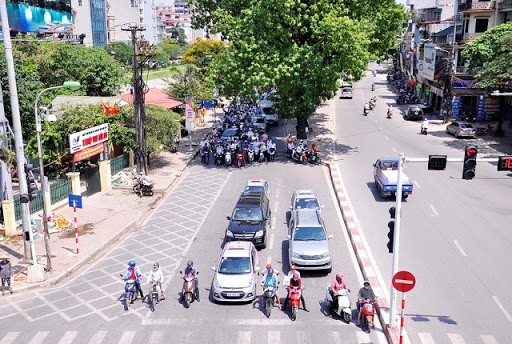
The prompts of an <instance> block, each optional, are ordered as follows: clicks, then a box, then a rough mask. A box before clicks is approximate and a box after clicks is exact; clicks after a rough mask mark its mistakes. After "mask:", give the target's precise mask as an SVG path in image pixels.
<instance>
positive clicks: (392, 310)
mask: <svg viewBox="0 0 512 344" xmlns="http://www.w3.org/2000/svg"><path fill="white" fill-rule="evenodd" d="M404 162H405V156H404V153H400V157H399V158H398V176H397V179H398V180H397V183H396V205H395V227H394V231H393V267H392V268H391V276H394V275H395V274H396V273H397V272H398V247H399V240H400V222H401V220H400V218H401V216H400V215H401V211H402V184H403V183H402V175H403V166H404ZM390 291H391V301H390V303H389V327H391V328H395V327H396V323H397V319H396V298H397V295H396V289H395V288H394V287H393V284H391V289H390Z"/></svg>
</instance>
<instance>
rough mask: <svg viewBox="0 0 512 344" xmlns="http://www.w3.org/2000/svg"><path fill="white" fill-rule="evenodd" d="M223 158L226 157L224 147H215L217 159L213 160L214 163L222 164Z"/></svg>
mask: <svg viewBox="0 0 512 344" xmlns="http://www.w3.org/2000/svg"><path fill="white" fill-rule="evenodd" d="M223 159H224V149H223V148H222V147H220V146H218V147H217V148H216V149H215V160H214V161H213V163H214V164H215V165H222V162H223V161H222V160H223Z"/></svg>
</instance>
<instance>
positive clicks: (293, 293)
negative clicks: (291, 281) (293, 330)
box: [289, 287, 301, 321]
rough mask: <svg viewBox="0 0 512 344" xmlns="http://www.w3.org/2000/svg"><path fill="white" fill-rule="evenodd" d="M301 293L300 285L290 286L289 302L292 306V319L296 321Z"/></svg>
mask: <svg viewBox="0 0 512 344" xmlns="http://www.w3.org/2000/svg"><path fill="white" fill-rule="evenodd" d="M300 295H301V290H300V289H299V288H298V287H290V296H289V297H290V299H289V301H290V302H289V304H290V307H291V310H292V311H291V319H292V321H295V319H297V312H298V310H299V306H300Z"/></svg>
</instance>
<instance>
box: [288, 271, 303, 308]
mask: <svg viewBox="0 0 512 344" xmlns="http://www.w3.org/2000/svg"><path fill="white" fill-rule="evenodd" d="M293 287H296V288H298V289H299V290H300V291H301V293H300V301H301V302H302V309H304V310H305V311H306V312H309V311H308V310H307V309H306V301H304V294H303V293H302V279H301V278H300V277H299V274H298V272H297V271H295V272H294V273H293V277H292V278H291V279H290V285H289V287H288V295H287V296H286V299H285V300H284V305H283V310H286V305H287V304H288V299H289V298H290V288H293Z"/></svg>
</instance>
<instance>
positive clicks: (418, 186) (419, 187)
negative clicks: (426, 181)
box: [414, 181, 421, 189]
mask: <svg viewBox="0 0 512 344" xmlns="http://www.w3.org/2000/svg"><path fill="white" fill-rule="evenodd" d="M414 184H415V185H416V187H417V188H418V189H421V186H420V184H418V182H417V181H414Z"/></svg>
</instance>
